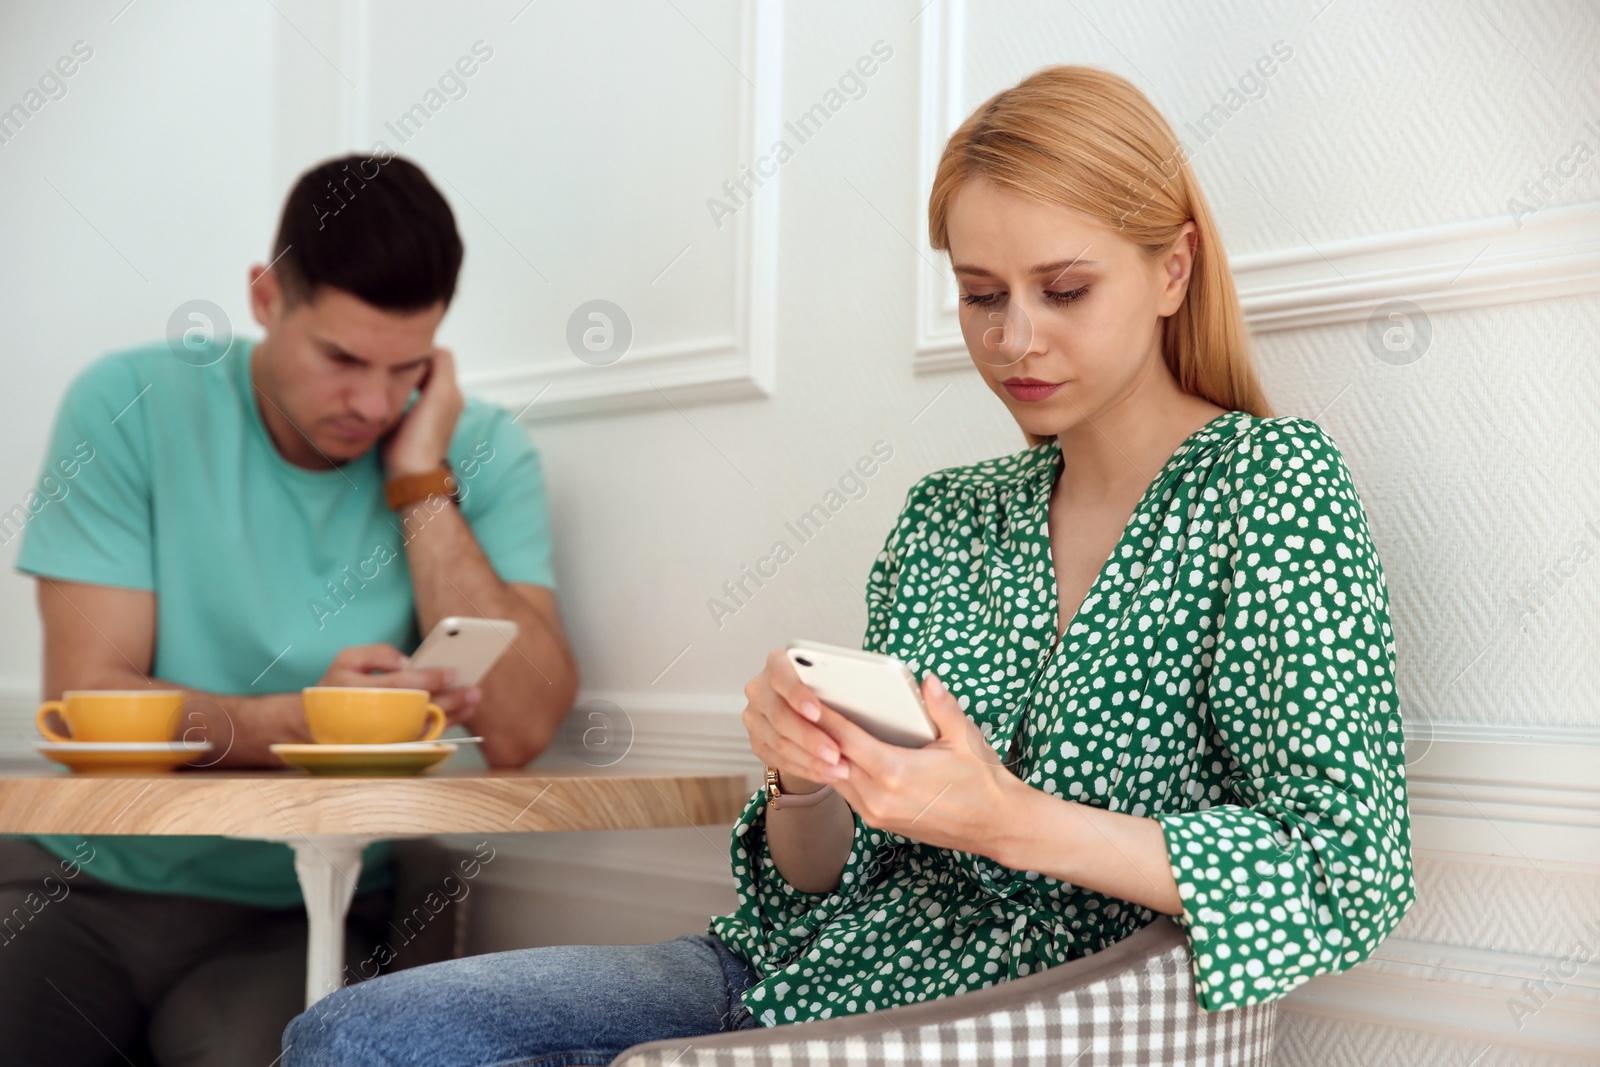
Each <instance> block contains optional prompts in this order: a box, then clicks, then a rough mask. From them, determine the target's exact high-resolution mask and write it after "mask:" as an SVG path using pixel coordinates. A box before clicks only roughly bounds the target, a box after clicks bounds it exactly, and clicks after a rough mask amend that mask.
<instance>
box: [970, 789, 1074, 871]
mask: <svg viewBox="0 0 1600 1067" xmlns="http://www.w3.org/2000/svg"><path fill="white" fill-rule="evenodd" d="M1052 801H1056V802H1059V803H1061V804H1071V803H1072V801H1070V800H1066V799H1065V798H1063V797H1058V796H1056V795H1054V794H1052V793H1046V792H1044V791H1043V790H1041V789H1035V788H1034V787H1033V786H1031V785H1029V784H1028V783H1027V782H1024V781H1023V780H1022V779H1020V778H1013V779H1012V780H1011V781H1009V782H1004V783H1003V785H1002V793H1001V802H1000V803H998V804H994V805H991V806H990V807H989V816H990V819H989V827H988V829H987V832H986V833H985V835H984V841H985V843H986V847H983V848H980V849H979V850H978V851H979V852H980V854H981V855H985V856H988V857H989V858H990V859H992V860H994V861H995V862H996V863H999V864H1001V865H1002V866H1005V867H1010V868H1011V869H1012V870H1015V871H1031V870H1038V868H1036V867H1034V866H1032V864H1034V863H1036V862H1038V855H1037V853H1038V847H1039V837H1040V828H1041V826H1043V825H1045V821H1047V820H1048V819H1049V818H1050V816H1051V815H1053V814H1058V813H1057V812H1054V811H1051V810H1049V809H1048V808H1041V806H1040V805H1041V802H1043V803H1044V804H1046V805H1048V804H1049V803H1050V802H1052ZM1040 873H1045V872H1043V871H1041V872H1040Z"/></svg>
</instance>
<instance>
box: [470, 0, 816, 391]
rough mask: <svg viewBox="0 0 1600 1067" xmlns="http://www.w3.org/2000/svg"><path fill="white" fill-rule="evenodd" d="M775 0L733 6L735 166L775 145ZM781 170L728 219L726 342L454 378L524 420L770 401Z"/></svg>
mask: <svg viewBox="0 0 1600 1067" xmlns="http://www.w3.org/2000/svg"><path fill="white" fill-rule="evenodd" d="M783 26H784V4H783V2H782V0H742V2H741V3H740V53H739V68H740V69H741V70H743V71H748V72H749V73H750V78H751V79H753V81H752V82H749V83H747V82H746V80H745V79H744V78H742V77H741V78H740V79H739V82H740V85H739V124H738V128H739V145H738V159H739V161H740V162H744V161H748V160H753V159H755V158H756V157H757V156H758V155H759V154H760V153H761V152H762V151H763V150H765V149H766V148H767V147H768V146H770V145H772V144H773V143H774V142H776V141H779V140H781V139H782V136H783V134H782V130H783V112H782V105H783V40H784V37H783ZM781 181H782V177H781V172H780V173H779V174H777V175H774V176H773V177H772V178H769V179H767V181H766V182H765V183H764V184H763V185H762V186H761V189H760V195H758V196H753V197H751V198H750V201H749V203H747V204H745V205H744V206H743V207H742V208H741V209H740V210H739V212H738V214H737V215H736V216H735V218H734V220H733V223H732V224H733V226H734V227H735V228H736V234H735V243H736V252H735V263H734V271H733V273H734V285H735V287H736V291H735V293H734V300H733V306H734V323H733V332H732V334H731V335H727V336H713V337H705V338H700V339H696V340H693V341H688V342H677V343H669V344H660V345H641V346H637V347H631V348H629V350H628V352H627V354H626V355H625V356H624V357H623V358H622V359H620V360H618V361H617V362H616V363H613V364H610V365H608V366H593V365H590V364H587V363H584V362H582V361H580V360H577V359H575V358H573V357H572V356H571V354H570V353H567V352H565V351H562V352H560V353H557V354H556V356H555V358H553V359H547V360H543V361H541V362H540V363H539V364H538V365H537V366H535V367H533V368H532V369H529V370H518V371H499V372H494V373H488V374H469V375H463V377H462V386H463V388H464V389H466V391H467V392H469V393H471V394H472V395H474V396H479V397H482V398H483V399H485V400H488V401H490V402H491V403H496V404H499V405H501V406H503V407H508V408H511V409H512V410H513V411H524V410H525V411H526V414H524V416H523V418H524V419H525V420H526V421H529V422H543V421H551V420H555V419H560V418H567V417H573V416H585V415H594V414H615V413H620V412H626V411H639V410H649V409H654V408H665V407H668V406H670V405H672V404H686V403H687V404H702V403H714V402H720V401H728V400H743V399H756V398H761V397H766V396H771V395H772V394H773V392H774V390H775V389H776V367H777V356H776V345H777V332H776V323H777V306H778V211H779V207H780V200H781V192H782V190H781ZM536 398H537V399H538V403H536V404H535V403H533V401H534V400H535V399H536Z"/></svg>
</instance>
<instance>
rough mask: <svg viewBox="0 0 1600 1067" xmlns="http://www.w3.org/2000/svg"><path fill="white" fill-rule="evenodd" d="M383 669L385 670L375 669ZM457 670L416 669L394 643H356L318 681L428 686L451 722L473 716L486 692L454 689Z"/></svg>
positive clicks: (466, 688)
mask: <svg viewBox="0 0 1600 1067" xmlns="http://www.w3.org/2000/svg"><path fill="white" fill-rule="evenodd" d="M373 672H381V673H373ZM455 673H456V672H455V671H454V670H452V669H450V668H448V667H430V668H426V669H413V668H412V667H411V665H410V660H408V659H407V658H406V657H405V656H403V655H401V654H400V650H399V649H398V648H395V647H394V646H393V645H381V644H380V645H352V646H350V647H349V648H346V649H342V650H341V651H340V652H339V654H338V655H337V656H334V657H333V662H332V663H330V664H328V670H327V672H326V673H325V674H323V676H322V681H320V682H318V683H317V684H318V685H345V686H382V687H385V688H392V689H426V690H427V691H428V692H429V693H430V694H432V697H431V699H432V700H433V702H434V703H435V704H437V705H439V707H440V708H441V709H443V711H444V716H445V720H446V723H447V725H454V724H455V723H458V722H463V721H465V720H467V719H470V718H472V713H473V712H474V711H476V710H477V707H478V701H480V700H482V699H483V693H482V692H481V691H480V690H479V689H478V687H477V686H475V685H474V686H467V687H465V688H462V689H452V688H450V686H451V684H452V683H453V682H454V681H455Z"/></svg>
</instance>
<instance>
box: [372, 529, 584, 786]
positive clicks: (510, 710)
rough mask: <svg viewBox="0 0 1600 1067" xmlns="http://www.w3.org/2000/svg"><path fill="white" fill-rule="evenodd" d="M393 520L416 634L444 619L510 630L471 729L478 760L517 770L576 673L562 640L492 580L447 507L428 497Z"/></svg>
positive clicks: (563, 702)
mask: <svg viewBox="0 0 1600 1067" xmlns="http://www.w3.org/2000/svg"><path fill="white" fill-rule="evenodd" d="M399 517H400V519H401V523H402V532H403V535H404V538H405V546H406V560H407V562H408V563H409V565H410V569H411V584H412V589H413V594H414V596H415V597H416V603H417V624H418V626H419V628H420V629H421V631H422V632H423V633H424V634H426V633H427V632H428V631H429V630H431V629H432V628H433V626H434V624H435V623H437V622H438V621H439V620H440V619H442V618H445V617H446V616H448V615H467V616H474V617H479V618H487V619H510V620H512V621H513V622H515V623H516V624H517V637H516V640H515V641H514V642H512V647H511V648H510V649H509V650H508V651H507V652H506V653H505V654H504V655H503V656H502V657H501V658H500V659H499V660H498V661H497V662H496V663H495V665H494V668H493V669H492V670H490V672H489V674H488V675H487V676H486V677H485V678H484V680H483V683H482V685H481V686H480V688H481V689H482V690H483V699H482V701H481V702H480V703H479V705H478V709H477V711H476V712H475V713H474V716H473V718H472V725H473V727H474V729H475V730H476V731H477V732H478V733H479V734H480V735H481V736H482V737H483V738H484V743H483V749H484V752H483V756H484V759H485V760H486V761H488V762H489V763H490V764H491V765H493V766H506V767H520V766H522V765H523V764H525V763H527V762H528V761H529V760H531V759H533V758H534V757H535V756H537V755H539V753H540V752H542V751H544V749H545V747H546V746H548V745H549V743H550V740H551V738H552V737H553V736H554V735H555V732H556V730H557V729H558V728H559V727H560V725H561V720H562V719H563V718H564V717H565V716H566V714H567V711H568V710H569V709H570V708H571V706H572V699H573V695H574V691H575V689H576V678H577V674H576V669H575V666H574V664H573V662H572V657H571V654H570V652H569V651H568V650H567V645H566V641H565V639H564V637H563V636H562V635H561V633H560V632H559V629H558V627H557V625H556V623H555V621H554V620H551V619H547V618H546V617H545V616H544V615H543V614H542V613H540V612H539V611H536V610H535V609H534V607H533V605H532V604H530V603H529V602H528V601H527V600H525V599H524V598H523V597H521V596H519V595H518V594H517V593H516V592H514V591H513V590H512V589H510V588H509V587H508V586H507V585H506V583H505V582H503V581H501V580H500V577H499V575H497V574H495V572H494V567H493V566H492V565H491V564H490V563H489V559H488V557H487V556H485V555H484V553H483V549H482V548H481V547H480V546H479V544H478V541H477V538H476V537H474V536H473V534H472V528H471V526H470V525H469V524H468V523H467V521H466V519H465V518H464V517H463V516H462V515H461V512H460V511H459V510H458V509H457V508H456V506H455V505H454V504H451V503H448V502H446V501H445V500H444V498H442V497H430V498H428V499H426V500H423V501H420V502H418V503H417V504H415V505H413V506H412V507H410V508H407V509H406V510H405V511H404V512H402V513H401V515H400V516H399Z"/></svg>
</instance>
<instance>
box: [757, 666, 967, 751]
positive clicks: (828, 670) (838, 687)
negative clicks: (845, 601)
mask: <svg viewBox="0 0 1600 1067" xmlns="http://www.w3.org/2000/svg"><path fill="white" fill-rule="evenodd" d="M784 651H785V652H786V653H787V655H788V657H789V662H791V663H793V664H794V669H795V672H796V673H797V674H799V675H800V680H801V681H802V682H804V683H806V685H808V686H810V687H811V691H812V692H814V693H816V694H817V699H819V700H821V701H822V702H823V703H824V704H826V705H827V706H828V707H830V708H832V709H833V710H835V711H837V712H838V713H839V714H840V715H843V716H844V717H845V718H847V719H849V720H850V721H851V722H853V723H855V724H856V725H857V726H859V727H861V728H862V729H863V730H865V731H867V733H869V734H871V735H872V736H873V737H876V738H877V739H878V740H880V741H887V742H889V743H890V744H891V745H902V746H904V747H906V748H921V747H922V746H923V745H926V744H928V743H929V742H930V741H937V740H938V739H939V728H938V727H937V726H935V725H934V724H933V719H931V718H930V717H929V716H928V709H927V708H926V707H925V706H924V705H923V703H922V689H921V687H920V686H918V685H917V680H916V679H915V678H913V677H912V676H911V671H910V670H909V669H907V667H906V665H905V664H904V663H902V662H900V661H899V660H898V659H895V658H894V657H893V656H885V655H883V654H881V653H878V652H866V651H863V650H862V649H859V648H842V647H840V646H839V645H825V644H823V643H822V642H820V641H790V642H789V644H788V645H787V646H786V647H785V649H784Z"/></svg>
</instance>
